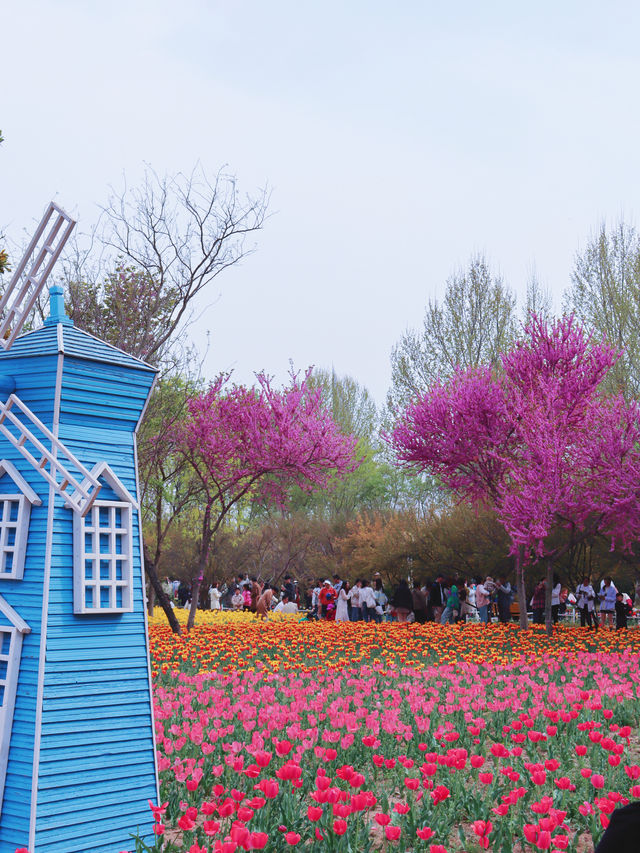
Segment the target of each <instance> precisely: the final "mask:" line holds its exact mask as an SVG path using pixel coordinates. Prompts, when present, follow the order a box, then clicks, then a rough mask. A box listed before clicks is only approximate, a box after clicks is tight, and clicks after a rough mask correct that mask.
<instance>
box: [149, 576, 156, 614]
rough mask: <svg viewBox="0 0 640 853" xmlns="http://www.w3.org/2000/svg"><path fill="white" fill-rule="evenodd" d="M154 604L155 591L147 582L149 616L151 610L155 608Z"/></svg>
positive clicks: (151, 612)
mask: <svg viewBox="0 0 640 853" xmlns="http://www.w3.org/2000/svg"><path fill="white" fill-rule="evenodd" d="M155 603H156V591H155V589H154V588H153V585H152V584H151V582H149V598H148V601H147V613H148V614H149V616H153V608H154V606H155Z"/></svg>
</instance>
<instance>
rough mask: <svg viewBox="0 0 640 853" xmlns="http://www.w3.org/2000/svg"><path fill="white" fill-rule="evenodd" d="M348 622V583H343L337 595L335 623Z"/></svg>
mask: <svg viewBox="0 0 640 853" xmlns="http://www.w3.org/2000/svg"><path fill="white" fill-rule="evenodd" d="M348 621H349V582H348V581H345V582H344V583H343V584H342V585H341V587H340V592H339V593H338V603H337V605H336V622H348Z"/></svg>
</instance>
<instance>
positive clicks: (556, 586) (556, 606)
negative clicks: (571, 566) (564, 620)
mask: <svg viewBox="0 0 640 853" xmlns="http://www.w3.org/2000/svg"><path fill="white" fill-rule="evenodd" d="M561 592H562V584H561V583H560V581H559V580H558V576H557V575H554V576H553V586H552V588H551V618H552V619H553V624H554V625H557V624H558V614H559V613H560V593H561Z"/></svg>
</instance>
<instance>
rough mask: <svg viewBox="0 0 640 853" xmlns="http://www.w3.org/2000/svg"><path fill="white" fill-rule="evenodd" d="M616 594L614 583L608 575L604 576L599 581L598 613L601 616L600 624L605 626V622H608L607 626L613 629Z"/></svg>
mask: <svg viewBox="0 0 640 853" xmlns="http://www.w3.org/2000/svg"><path fill="white" fill-rule="evenodd" d="M617 594H618V590H617V589H616V587H615V584H614V583H613V581H612V580H611V578H610V577H606V578H605V579H604V580H603V581H602V582H601V583H600V592H599V594H598V598H599V599H600V615H601V617H602V624H603V626H606V624H607V622H608V623H609V628H610V629H611V630H612V631H613V627H614V626H613V615H614V613H615V612H616V595H617Z"/></svg>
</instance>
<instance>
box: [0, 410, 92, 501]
mask: <svg viewBox="0 0 640 853" xmlns="http://www.w3.org/2000/svg"><path fill="white" fill-rule="evenodd" d="M25 421H26V423H25ZM29 423H30V424H31V425H32V426H35V427H36V428H37V430H38V431H39V432H40V433H41V434H42V435H43V436H44V438H45V439H46V440H47V441H48V442H51V449H49V448H48V447H47V446H46V445H45V444H44V443H43V442H42V441H41V440H40V439H39V438H38V437H37V436H36V435H35V434H34V433H33V432H32V430H31V429H30V428H29V426H28V424H29ZM9 424H10V425H11V426H12V427H13V428H14V429H10V427H9ZM0 433H1V434H2V435H4V437H5V438H6V439H7V440H8V441H9V442H10V443H11V444H12V445H13V446H14V447H15V448H16V450H18V451H19V452H20V453H21V454H22V455H23V456H24V458H25V459H26V460H27V461H28V462H29V463H30V464H31V465H33V467H34V468H35V469H36V471H37V472H38V473H39V474H40V475H41V476H42V477H44V479H45V480H46V481H47V482H48V483H49V485H51V486H53V488H54V489H55V491H56V492H57V494H59V495H60V496H61V497H62V498H64V501H65V503H66V504H67V506H68V507H70V508H71V509H73V510H74V511H75V512H77V513H79V514H80V515H82V516H84V515H86V514H87V513H88V512H89V510H90V509H91V507H92V506H93V502H94V501H95V499H96V498H97V496H98V492H99V491H100V489H101V485H100V483H99V481H98V479H97V477H95V476H94V475H93V474H92V473H91V471H89V470H88V468H86V467H85V466H84V465H83V464H82V462H80V461H79V460H78V459H76V457H75V456H74V455H73V453H71V451H69V450H67V448H66V447H65V446H64V444H63V443H62V442H61V441H60V440H59V439H58V438H56V437H55V435H54V434H53V433H52V432H51V430H50V429H49V428H48V427H46V426H45V425H44V424H43V423H42V421H41V420H40V419H39V418H38V417H36V415H34V413H33V412H32V411H31V409H30V408H29V407H28V406H27V405H25V403H23V402H22V400H21V399H20V398H19V397H18V396H16V395H15V394H12V395H11V396H10V397H9V399H8V400H7V402H6V403H2V402H0ZM58 456H62V457H64V460H65V462H64V463H63V462H61V461H60V460H59V459H58Z"/></svg>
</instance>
